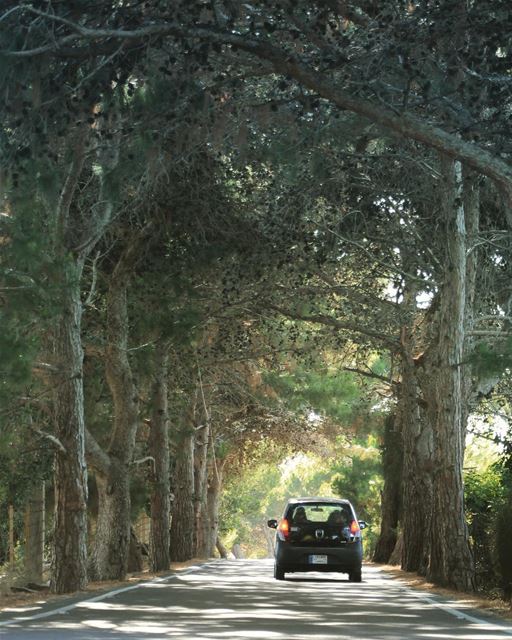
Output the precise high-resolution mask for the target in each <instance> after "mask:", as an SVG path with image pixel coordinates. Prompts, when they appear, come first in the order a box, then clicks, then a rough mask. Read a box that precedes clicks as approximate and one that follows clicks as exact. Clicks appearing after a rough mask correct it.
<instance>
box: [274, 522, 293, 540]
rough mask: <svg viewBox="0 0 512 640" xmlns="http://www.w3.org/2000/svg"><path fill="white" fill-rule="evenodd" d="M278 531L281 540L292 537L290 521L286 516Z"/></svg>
mask: <svg viewBox="0 0 512 640" xmlns="http://www.w3.org/2000/svg"><path fill="white" fill-rule="evenodd" d="M277 533H278V535H279V537H280V538H281V540H288V538H289V537H290V523H289V522H288V520H287V519H286V518H283V519H282V520H281V522H280V523H279V526H278V527H277Z"/></svg>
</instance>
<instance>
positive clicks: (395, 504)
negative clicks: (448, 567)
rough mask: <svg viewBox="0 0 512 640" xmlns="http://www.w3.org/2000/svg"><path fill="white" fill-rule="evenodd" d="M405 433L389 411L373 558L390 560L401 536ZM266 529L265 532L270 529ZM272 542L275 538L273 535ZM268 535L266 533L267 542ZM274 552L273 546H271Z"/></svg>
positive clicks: (395, 414) (383, 560) (395, 415)
mask: <svg viewBox="0 0 512 640" xmlns="http://www.w3.org/2000/svg"><path fill="white" fill-rule="evenodd" d="M401 440H402V433H401V425H400V421H399V420H398V419H397V413H394V414H390V415H389V416H388V418H387V420H386V424H385V427H384V443H383V451H382V472H383V476H384V488H383V491H382V499H381V526H380V535H379V539H378V540H377V544H376V546H375V552H374V554H373V561H374V562H384V563H387V562H388V561H389V558H390V557H391V554H392V553H393V549H394V548H395V545H396V541H397V537H398V522H399V519H400V512H401V505H402V465H403V449H402V442H401ZM267 531H268V530H267V529H265V532H266V533H267ZM270 539H271V540H272V542H273V538H270ZM268 540H269V536H268V535H267V543H268ZM269 550H271V551H272V552H273V548H272V549H269Z"/></svg>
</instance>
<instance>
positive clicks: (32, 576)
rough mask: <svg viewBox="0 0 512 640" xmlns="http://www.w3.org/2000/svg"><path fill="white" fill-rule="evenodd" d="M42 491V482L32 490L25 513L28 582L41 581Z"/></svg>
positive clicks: (42, 539)
mask: <svg viewBox="0 0 512 640" xmlns="http://www.w3.org/2000/svg"><path fill="white" fill-rule="evenodd" d="M44 489H45V486H44V480H43V481H41V482H40V483H39V484H38V485H36V486H35V487H34V489H33V490H32V493H31V495H30V497H29V500H28V504H27V510H26V512H25V578H26V580H27V581H29V582H42V580H43V551H44V528H45V495H44Z"/></svg>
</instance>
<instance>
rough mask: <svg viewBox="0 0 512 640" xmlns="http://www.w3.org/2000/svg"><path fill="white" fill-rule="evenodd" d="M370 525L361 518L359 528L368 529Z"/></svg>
mask: <svg viewBox="0 0 512 640" xmlns="http://www.w3.org/2000/svg"><path fill="white" fill-rule="evenodd" d="M367 526H368V525H367V524H366V522H365V521H364V520H359V528H360V529H366V527H367Z"/></svg>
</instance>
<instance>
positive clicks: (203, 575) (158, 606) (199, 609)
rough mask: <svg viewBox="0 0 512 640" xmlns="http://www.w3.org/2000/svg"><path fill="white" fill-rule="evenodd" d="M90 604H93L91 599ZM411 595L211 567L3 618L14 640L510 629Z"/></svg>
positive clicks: (470, 636) (375, 579)
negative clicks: (282, 580)
mask: <svg viewBox="0 0 512 640" xmlns="http://www.w3.org/2000/svg"><path fill="white" fill-rule="evenodd" d="M86 597H87V596H86ZM456 607H457V605H456V604H454V603H453V602H449V601H447V600H443V599H441V598H437V597H436V598H434V597H432V596H430V595H427V594H422V593H421V592H418V591H414V590H411V589H408V588H406V587H405V586H403V585H400V584H397V583H396V582H395V581H394V580H391V579H390V578H387V577H386V575H385V574H384V573H382V572H380V571H379V570H378V569H376V568H374V567H365V568H364V570H363V582H362V583H361V584H356V583H351V582H348V580H347V577H346V576H345V575H344V574H311V573H310V574H289V577H288V578H287V579H286V581H284V582H278V581H276V580H274V579H273V577H272V563H271V562H270V561H268V560H262V561H259V560H254V561H251V560H233V561H218V562H212V563H209V564H206V565H203V566H198V567H195V568H192V569H189V570H187V571H186V572H180V573H179V574H174V575H173V576H169V577H167V578H164V579H162V578H160V579H158V580H157V581H153V582H148V583H143V584H140V585H138V586H133V585H132V586H131V587H128V588H122V589H118V590H115V591H111V592H109V593H103V594H101V595H99V596H96V597H93V598H90V597H89V598H88V599H85V600H80V599H77V598H73V599H69V600H65V601H59V603H58V604H55V603H54V604H53V605H46V606H45V605H36V606H33V607H32V608H29V609H26V610H19V609H18V610H13V611H11V612H2V615H0V638H2V640H3V638H7V639H8V640H25V639H28V638H30V640H64V639H66V640H93V639H94V640H96V639H101V640H114V639H115V640H135V639H137V640H139V639H140V640H150V639H151V640H158V639H160V638H166V639H167V638H172V639H174V640H180V639H187V640H191V639H194V640H202V639H205V640H206V639H208V640H215V639H217V640H222V639H226V640H237V639H239V638H244V639H245V638H247V639H249V640H254V639H256V640H257V639H265V640H299V639H301V640H302V639H304V640H306V639H307V640H333V639H334V638H347V639H351V640H352V639H357V640H413V639H414V640H419V639H423V640H427V639H428V640H436V639H437V640H500V639H502V638H511V637H512V625H507V624H505V623H503V622H499V621H497V620H496V619H490V618H485V617H483V616H484V614H482V613H480V612H476V611H475V610H472V609H461V608H460V607H459V608H458V609H457V608H456Z"/></svg>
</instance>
